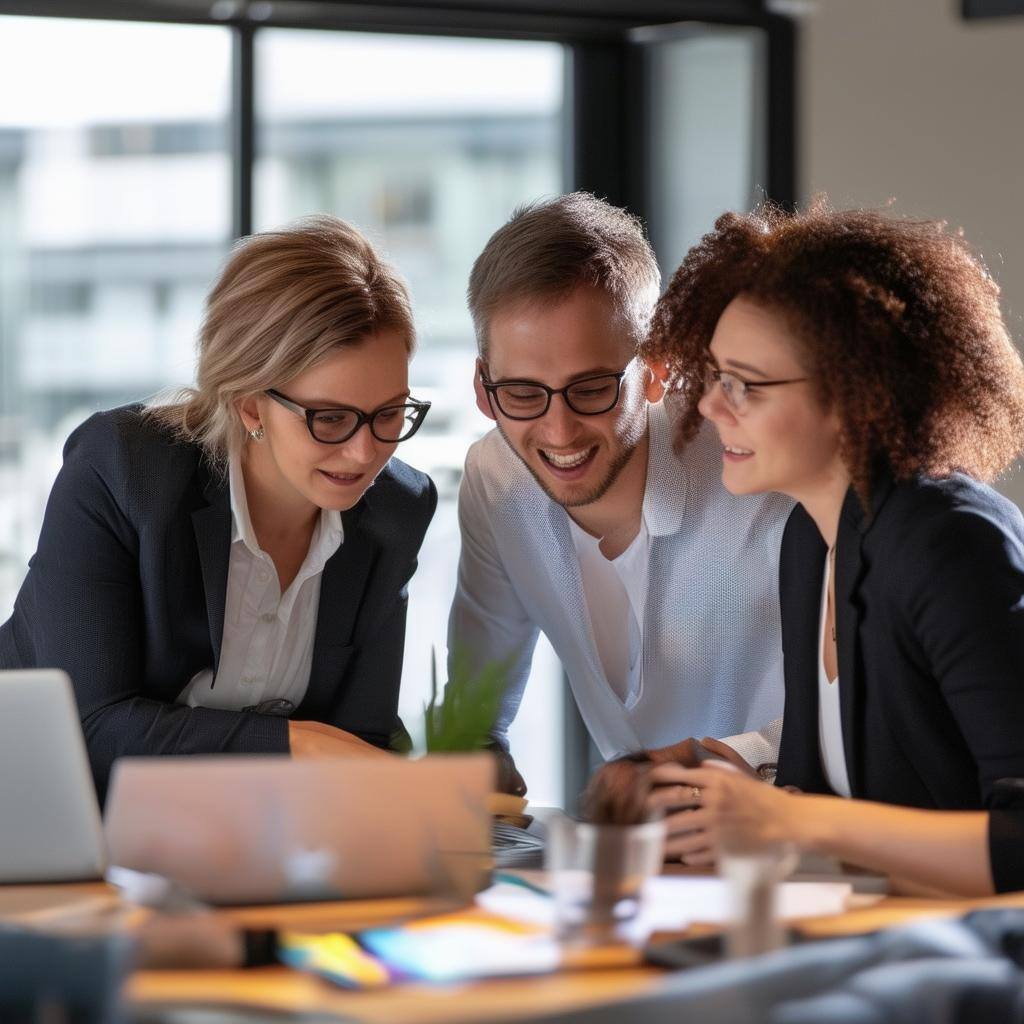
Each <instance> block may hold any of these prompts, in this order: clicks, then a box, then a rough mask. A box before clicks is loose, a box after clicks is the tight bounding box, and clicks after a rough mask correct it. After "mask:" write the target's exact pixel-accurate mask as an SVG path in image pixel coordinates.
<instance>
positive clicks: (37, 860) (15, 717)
mask: <svg viewBox="0 0 1024 1024" xmlns="http://www.w3.org/2000/svg"><path fill="white" fill-rule="evenodd" d="M103 867H104V850H103V830H102V826H101V824H100V811H99V806H98V804H97V802H96V790H95V788H94V786H93V781H92V772H91V771H90V768H89V758H88V756H87V755H86V751H85V741H84V740H83V739H82V727H81V725H80V723H79V720H78V709H77V707H76V705H75V699H74V695H73V693H72V690H71V681H70V680H69V679H68V677H67V676H66V675H65V674H64V673H63V672H59V671H56V670H51V669H24V670H21V669H19V670H14V671H4V672H0V882H8V883H9V882H66V881H75V880H84V879H90V878H98V877H100V876H102V874H103Z"/></svg>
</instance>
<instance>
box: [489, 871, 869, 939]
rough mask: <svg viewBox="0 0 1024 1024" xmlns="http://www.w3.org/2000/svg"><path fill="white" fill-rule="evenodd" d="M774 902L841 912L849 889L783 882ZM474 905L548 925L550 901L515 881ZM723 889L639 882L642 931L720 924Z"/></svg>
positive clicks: (703, 883)
mask: <svg viewBox="0 0 1024 1024" xmlns="http://www.w3.org/2000/svg"><path fill="white" fill-rule="evenodd" d="M779 889H780V893H779V906H780V910H781V914H782V917H783V918H784V919H787V920H788V919H792V918H798V917H817V916H820V915H825V914H840V913H842V912H843V911H844V910H845V909H846V907H847V903H848V902H849V898H850V895H851V893H852V891H853V888H852V886H851V885H850V884H849V883H848V882H783V883H782V884H781V885H780V886H779ZM476 901H477V904H478V905H479V906H481V907H483V908H484V909H485V910H489V911H491V912H492V913H495V914H501V915H503V916H505V917H510V918H512V919H513V920H516V921H525V922H527V923H529V924H540V925H553V924H554V920H555V906H554V901H553V900H552V899H551V898H550V897H546V896H539V895H537V894H536V893H533V892H531V891H530V890H528V889H525V888H523V887H521V886H517V885H509V884H508V883H504V882H502V883H499V884H498V885H493V886H491V888H490V889H487V890H485V891H484V892H482V893H480V894H479V895H478V896H477V898H476ZM728 919H729V893H728V889H727V887H726V883H725V882H724V881H723V880H722V879H720V878H681V877H678V876H672V875H659V876H658V877H657V878H651V879H649V880H648V881H647V883H646V885H645V886H644V901H643V911H642V920H643V924H644V926H645V928H646V930H648V931H679V930H681V929H683V928H687V927H689V925H691V924H695V923H696V922H698V921H700V922H706V923H709V924H725V923H726V922H727V921H728Z"/></svg>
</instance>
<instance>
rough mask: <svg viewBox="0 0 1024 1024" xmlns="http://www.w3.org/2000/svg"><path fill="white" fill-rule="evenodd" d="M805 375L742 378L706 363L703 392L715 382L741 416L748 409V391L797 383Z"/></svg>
mask: <svg viewBox="0 0 1024 1024" xmlns="http://www.w3.org/2000/svg"><path fill="white" fill-rule="evenodd" d="M808 379H809V378H807V377H790V378H789V379H788V380H744V379H743V378H742V377H737V376H736V374H735V373H730V372H729V371H728V370H720V369H718V367H717V366H713V365H712V364H711V363H708V365H707V367H706V368H705V370H704V393H705V394H707V393H708V392H709V391H710V390H711V389H712V388H713V387H714V386H715V385H716V384H718V385H720V386H721V388H722V394H723V395H724V396H725V400H726V402H728V403H729V407H730V408H731V409H732V411H733V412H734V413H736V414H737V415H738V416H742V415H743V413H745V412H746V411H747V409H748V404H747V400H748V399H749V398H750V393H751V392H752V391H756V390H757V389H758V388H775V387H778V386H779V385H780V384H799V383H801V382H802V381H805V380H808Z"/></svg>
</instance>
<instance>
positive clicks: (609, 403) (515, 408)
mask: <svg viewBox="0 0 1024 1024" xmlns="http://www.w3.org/2000/svg"><path fill="white" fill-rule="evenodd" d="M631 363H632V360H630V362H629V363H627V364H626V365H625V366H624V367H623V368H622V369H621V370H619V372H618V373H598V374H595V375H594V376H593V377H583V378H581V379H580V380H574V381H573V382H572V383H571V384H566V385H565V387H564V388H549V387H548V386H547V384H541V383H540V382H539V381H535V380H503V381H501V383H499V384H493V383H491V381H489V380H488V379H487V376H486V375H485V374H484V372H483V370H481V371H480V383H481V385H483V389H484V391H486V392H487V395H488V397H489V398H491V399H492V400H493V401H494V404H495V405H496V406H497V407H498V411H499V412H500V413H501V414H502V415H503V416H507V417H508V418H509V419H510V420H536V419H540V417H541V416H543V415H544V414H545V413H546V412H547V411H548V409H550V408H551V399H552V398H553V397H554V396H555V395H561V396H562V398H563V400H564V401H565V404H566V405H567V406H569V408H570V409H572V411H573V412H574V413H576V414H577V415H579V416H600V415H601V414H602V413H605V412H609V411H611V410H612V409H614V408H615V406H616V405H617V404H618V402H619V393H620V391H621V390H622V378H623V377H625V376H626V371H627V370H628V369H629V366H630V364H631Z"/></svg>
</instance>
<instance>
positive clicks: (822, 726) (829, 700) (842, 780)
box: [818, 556, 850, 797]
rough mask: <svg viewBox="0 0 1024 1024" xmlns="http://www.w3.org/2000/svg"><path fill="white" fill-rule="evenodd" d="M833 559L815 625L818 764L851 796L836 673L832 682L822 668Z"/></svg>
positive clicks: (837, 788) (836, 787)
mask: <svg viewBox="0 0 1024 1024" xmlns="http://www.w3.org/2000/svg"><path fill="white" fill-rule="evenodd" d="M831 575H832V559H831V558H829V557H828V556H826V558H825V582H824V584H823V585H822V589H821V626H820V628H819V629H818V748H819V750H820V751H821V766H822V768H823V769H824V772H825V779H826V781H827V782H828V784H829V785H830V786H831V787H832V789H833V790H835V792H836V793H838V794H839V795H840V796H845V797H849V796H850V778H849V776H848V775H847V772H846V748H845V747H844V746H843V718H842V712H841V710H840V704H839V676H838V674H837V675H836V677H835V679H833V680H832V682H829V680H828V673H827V672H826V671H825V657H824V653H823V652H824V647H825V619H826V618H827V615H828V587H829V582H830V577H831Z"/></svg>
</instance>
